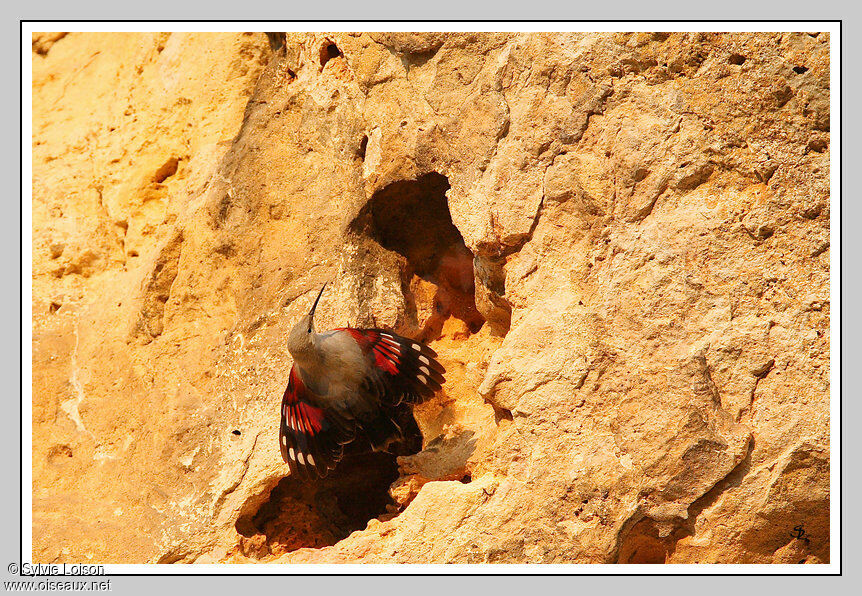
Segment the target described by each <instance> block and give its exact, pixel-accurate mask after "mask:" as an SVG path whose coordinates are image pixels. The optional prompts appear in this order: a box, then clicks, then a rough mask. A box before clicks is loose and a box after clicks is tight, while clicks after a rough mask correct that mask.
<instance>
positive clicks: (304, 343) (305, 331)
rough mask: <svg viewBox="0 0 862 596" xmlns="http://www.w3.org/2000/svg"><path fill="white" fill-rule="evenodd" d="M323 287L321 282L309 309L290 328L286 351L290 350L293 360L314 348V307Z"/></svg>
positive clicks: (321, 294)
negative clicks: (318, 291) (320, 286)
mask: <svg viewBox="0 0 862 596" xmlns="http://www.w3.org/2000/svg"><path fill="white" fill-rule="evenodd" d="M325 289H326V284H323V287H322V288H320V293H319V294H318V295H317V299H315V301H314V304H313V305H312V306H311V310H310V311H308V314H307V315H303V316H302V318H301V319H299V321H298V322H297V323H296V325H294V327H293V329H291V330H290V335H289V336H288V338H287V351H288V352H290V355H291V356H293V358H294V360H296V359H300V360H301V359H302V357H303V356H305V355H307V354H309V353H311V352H312V351H313V349H314V336H315V333H314V309H316V308H317V303H318V302H320V297H321V296H323V290H325Z"/></svg>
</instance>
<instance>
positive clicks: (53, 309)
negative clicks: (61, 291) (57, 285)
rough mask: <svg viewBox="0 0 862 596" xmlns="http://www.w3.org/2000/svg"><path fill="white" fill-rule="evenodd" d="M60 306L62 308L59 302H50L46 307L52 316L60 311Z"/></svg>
mask: <svg viewBox="0 0 862 596" xmlns="http://www.w3.org/2000/svg"><path fill="white" fill-rule="evenodd" d="M61 306H63V305H62V304H60V303H59V302H51V304H50V305H49V306H48V312H50V313H51V314H52V315H53V314H54V313H56V312H57V311H58V310H60V307H61Z"/></svg>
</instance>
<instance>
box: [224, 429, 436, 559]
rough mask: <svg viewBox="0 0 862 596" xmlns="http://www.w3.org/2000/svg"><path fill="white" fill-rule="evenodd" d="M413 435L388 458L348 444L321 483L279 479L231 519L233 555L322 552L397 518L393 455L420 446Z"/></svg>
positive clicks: (271, 555) (296, 477)
mask: <svg viewBox="0 0 862 596" xmlns="http://www.w3.org/2000/svg"><path fill="white" fill-rule="evenodd" d="M413 432H414V435H413V436H410V437H408V438H407V439H406V440H405V441H404V442H402V443H400V444H398V445H395V446H394V448H393V449H392V451H393V453H390V452H386V451H376V452H375V451H372V450H371V449H370V448H369V447H368V446H367V445H364V444H361V443H351V444H350V445H348V446H347V453H346V454H345V455H344V457H343V458H342V459H341V461H339V462H338V464H337V465H336V466H335V468H334V469H333V470H330V472H329V474H327V475H326V476H325V477H324V478H321V479H311V480H309V479H306V478H302V477H300V476H292V475H289V476H286V477H284V478H282V479H281V480H280V481H279V482H278V484H276V486H275V487H274V488H273V489H272V490H271V491H270V493H269V497H268V498H267V499H266V500H265V501H264V502H263V503H262V504H261V505H260V507H258V508H256V509H255V510H254V512H253V513H250V514H246V515H243V516H240V518H239V519H238V520H237V522H236V530H237V532H238V533H239V534H240V540H239V544H238V545H237V548H236V551H237V552H238V553H240V554H242V555H243V556H246V557H249V558H254V559H264V558H267V557H278V556H281V555H284V554H286V553H289V552H291V551H294V550H297V549H300V548H323V547H325V546H331V545H333V544H335V543H337V542H338V541H340V540H343V539H344V538H346V537H347V536H349V535H350V534H351V533H352V532H355V531H357V530H362V529H364V528H365V527H366V526H367V525H368V522H369V521H370V520H372V519H381V520H385V519H389V518H392V517H394V516H395V515H397V513H398V511H399V508H398V506H397V504H396V503H395V501H394V500H393V499H392V496H391V495H390V486H391V485H392V483H393V482H395V481H396V480H397V479H398V476H399V470H398V462H397V457H398V455H397V454H398V453H399V451H400V452H405V451H406V452H408V453H409V452H411V448H414V447H415V445H416V443H417V442H418V443H419V444H420V445H421V437H419V436H418V429H416V430H415V431H413ZM415 450H416V449H412V451H413V452H415Z"/></svg>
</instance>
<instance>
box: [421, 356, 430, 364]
mask: <svg viewBox="0 0 862 596" xmlns="http://www.w3.org/2000/svg"><path fill="white" fill-rule="evenodd" d="M419 362H424V363H425V364H431V361H430V360H428V359H427V358H426V357H425V356H419Z"/></svg>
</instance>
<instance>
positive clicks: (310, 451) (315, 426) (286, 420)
mask: <svg viewBox="0 0 862 596" xmlns="http://www.w3.org/2000/svg"><path fill="white" fill-rule="evenodd" d="M278 434H279V436H278V443H279V447H280V449H281V458H282V459H283V460H284V461H285V462H286V463H287V464H288V465H289V466H290V470H291V473H294V474H303V475H306V476H321V477H322V476H325V475H326V473H327V472H328V471H329V470H330V469H332V468H334V467H335V464H336V463H337V462H338V460H339V459H341V455H342V447H341V444H340V443H339V442H338V440H337V433H336V431H335V429H334V428H333V426H332V424H331V423H330V422H329V420H327V416H326V412H325V411H324V410H323V409H321V408H318V407H316V406H313V405H312V404H311V403H309V401H308V395H307V389H306V388H305V385H304V384H303V382H302V379H301V378H300V376H299V373H298V371H297V370H296V366H294V367H293V368H292V369H291V371H290V379H289V380H288V383H287V389H285V391H284V397H283V398H282V400H281V425H280V427H279V433H278Z"/></svg>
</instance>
